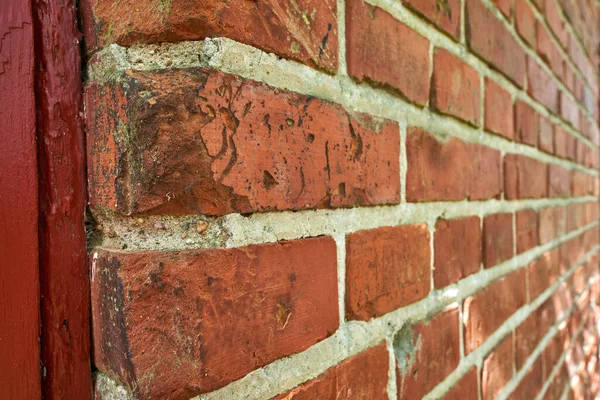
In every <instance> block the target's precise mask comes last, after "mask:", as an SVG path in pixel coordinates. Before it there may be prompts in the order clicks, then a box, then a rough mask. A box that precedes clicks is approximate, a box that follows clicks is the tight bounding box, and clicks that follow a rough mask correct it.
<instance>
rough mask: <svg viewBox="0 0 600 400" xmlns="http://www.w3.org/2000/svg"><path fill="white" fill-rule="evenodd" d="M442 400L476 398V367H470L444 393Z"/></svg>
mask: <svg viewBox="0 0 600 400" xmlns="http://www.w3.org/2000/svg"><path fill="white" fill-rule="evenodd" d="M443 399H444V400H478V399H479V389H478V387H477V367H474V368H471V370H469V372H467V373H466V374H465V375H464V376H463V377H462V378H460V380H459V381H458V382H457V383H456V384H455V385H454V386H452V388H450V390H449V391H448V393H446V395H444V397H443Z"/></svg>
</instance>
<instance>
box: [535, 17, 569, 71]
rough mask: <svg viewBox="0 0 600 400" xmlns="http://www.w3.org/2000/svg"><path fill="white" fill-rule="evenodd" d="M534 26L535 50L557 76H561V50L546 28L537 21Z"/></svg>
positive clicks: (562, 64)
mask: <svg viewBox="0 0 600 400" xmlns="http://www.w3.org/2000/svg"><path fill="white" fill-rule="evenodd" d="M536 25H537V28H536V38H537V51H538V54H539V55H540V57H541V58H542V59H543V60H544V61H545V62H546V64H548V65H549V66H550V68H551V69H552V71H554V73H555V74H556V76H558V77H562V76H563V68H564V61H563V57H562V54H561V52H560V51H559V50H558V47H557V46H556V44H555V42H554V41H553V40H552V38H551V37H550V35H549V34H548V32H547V31H546V28H544V26H543V25H542V24H541V23H540V22H539V21H538V22H537V24H536Z"/></svg>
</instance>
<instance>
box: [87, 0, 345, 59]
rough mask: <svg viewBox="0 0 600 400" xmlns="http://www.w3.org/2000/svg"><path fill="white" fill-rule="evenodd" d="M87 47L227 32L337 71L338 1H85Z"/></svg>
mask: <svg viewBox="0 0 600 400" xmlns="http://www.w3.org/2000/svg"><path fill="white" fill-rule="evenodd" d="M81 7H82V14H83V26H84V34H85V38H86V44H87V48H88V51H89V52H91V51H93V50H95V49H97V48H99V47H104V46H107V45H109V44H111V43H117V44H120V45H123V46H131V45H135V44H140V43H159V42H179V41H184V40H199V39H204V38H206V37H218V36H225V37H228V38H231V39H233V40H236V41H239V42H242V43H246V44H249V45H251V46H256V47H259V48H261V49H263V50H266V51H268V52H273V53H276V54H278V55H280V56H283V57H287V58H291V59H294V60H298V61H301V62H304V63H306V64H309V65H313V66H317V67H319V68H323V69H325V70H328V71H335V70H337V52H338V45H337V42H338V39H337V9H336V2H335V0H324V1H321V0H302V1H300V2H295V1H291V0H269V1H259V2H248V1H245V0H232V1H227V2H223V1H219V0H203V1H200V0H189V1H162V2H161V1H153V0H141V1H140V0H137V1H134V0H122V1H118V2H115V1H113V0H84V1H82V6H81Z"/></svg>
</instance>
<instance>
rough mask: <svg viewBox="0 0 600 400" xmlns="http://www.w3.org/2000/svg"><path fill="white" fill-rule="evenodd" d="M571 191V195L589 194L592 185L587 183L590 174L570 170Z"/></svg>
mask: <svg viewBox="0 0 600 400" xmlns="http://www.w3.org/2000/svg"><path fill="white" fill-rule="evenodd" d="M571 177H572V179H571V191H572V193H573V196H585V195H588V194H591V193H592V192H593V191H590V189H592V187H590V185H589V179H590V178H591V176H590V175H588V174H586V173H584V172H581V171H571Z"/></svg>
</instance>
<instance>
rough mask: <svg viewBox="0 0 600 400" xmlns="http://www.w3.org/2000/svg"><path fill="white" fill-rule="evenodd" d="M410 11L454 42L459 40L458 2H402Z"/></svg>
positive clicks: (408, 0)
mask: <svg viewBox="0 0 600 400" xmlns="http://www.w3.org/2000/svg"><path fill="white" fill-rule="evenodd" d="M403 2H404V4H406V5H407V6H408V7H410V8H411V9H413V10H415V11H416V12H418V13H419V14H421V15H422V16H424V17H425V18H426V19H427V20H428V21H429V22H431V23H432V24H434V25H435V26H436V27H438V28H439V29H441V30H443V31H444V32H446V33H447V34H448V35H450V36H451V37H452V38H454V39H455V40H458V39H459V38H460V12H461V10H460V5H461V3H460V0H446V1H444V2H439V1H437V0H403Z"/></svg>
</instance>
